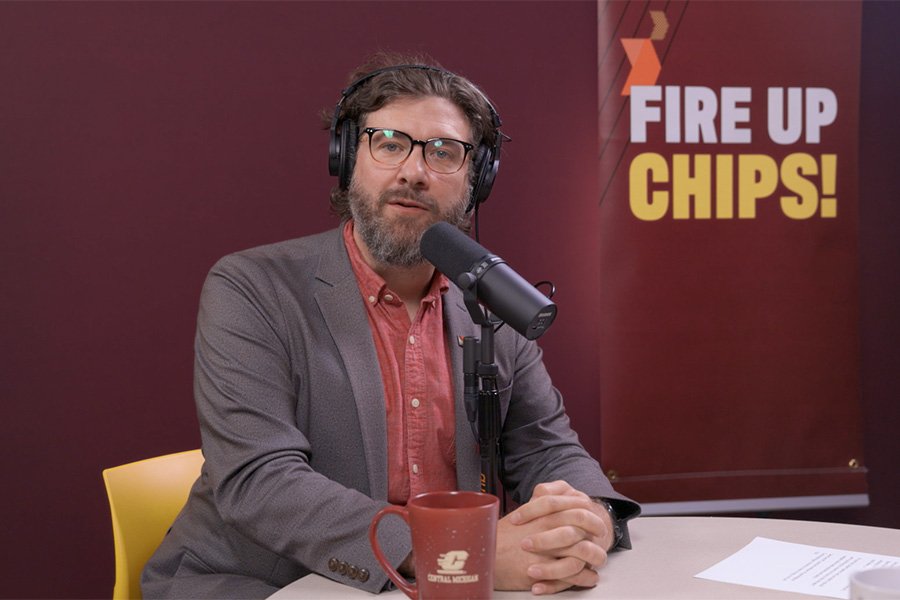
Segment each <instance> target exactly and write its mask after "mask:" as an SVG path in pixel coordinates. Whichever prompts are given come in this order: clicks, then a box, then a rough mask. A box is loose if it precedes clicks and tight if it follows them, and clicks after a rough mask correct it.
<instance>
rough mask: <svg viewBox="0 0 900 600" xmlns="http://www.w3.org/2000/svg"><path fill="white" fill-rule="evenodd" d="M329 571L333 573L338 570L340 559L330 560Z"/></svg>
mask: <svg viewBox="0 0 900 600" xmlns="http://www.w3.org/2000/svg"><path fill="white" fill-rule="evenodd" d="M328 569H329V570H330V571H332V572H334V571H337V570H338V559H336V558H331V559H329V560H328Z"/></svg>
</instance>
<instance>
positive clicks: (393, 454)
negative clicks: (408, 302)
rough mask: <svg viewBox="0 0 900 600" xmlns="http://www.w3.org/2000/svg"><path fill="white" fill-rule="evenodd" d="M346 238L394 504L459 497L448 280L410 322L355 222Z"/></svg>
mask: <svg viewBox="0 0 900 600" xmlns="http://www.w3.org/2000/svg"><path fill="white" fill-rule="evenodd" d="M343 234H344V245H345V246H346V247H347V253H348V254H349V256H350V265H351V266H352V268H353V273H354V274H355V275H356V281H357V283H358V284H359V291H360V293H362V297H363V301H364V302H365V305H366V314H367V315H368V317H369V326H370V327H371V330H372V337H373V339H374V340H375V351H376V353H377V355H378V363H379V366H380V367H381V379H382V382H383V384H384V397H385V403H386V407H387V437H388V439H387V451H388V457H387V458H388V501H389V502H391V503H393V504H406V502H407V500H409V498H411V497H412V496H415V495H416V494H420V493H422V492H428V491H435V490H455V489H456V485H457V482H456V436H455V433H456V416H455V410H454V394H453V378H452V376H451V366H450V359H449V354H448V351H447V342H446V336H445V335H444V319H443V310H442V294H443V293H444V292H446V291H447V288H448V281H447V278H446V277H444V276H443V275H441V274H440V273H439V272H437V271H435V274H434V277H433V278H432V280H431V284H430V286H429V288H428V291H427V292H426V293H425V297H424V298H422V301H421V303H420V304H419V311H418V313H417V314H416V317H415V319H413V321H412V322H410V319H409V313H408V312H407V311H406V306H405V305H404V303H403V300H402V299H401V298H400V297H399V296H398V295H397V294H395V293H394V292H392V291H391V290H389V289H388V287H387V284H386V283H385V282H384V279H382V278H381V276H379V275H378V274H377V273H375V271H373V270H372V268H371V267H369V265H368V264H366V262H365V260H363V257H362V254H361V253H360V251H359V248H357V246H356V242H355V240H354V239H353V221H352V220H351V221H348V222H347V224H346V225H345V226H344V232H343ZM361 401H365V399H361Z"/></svg>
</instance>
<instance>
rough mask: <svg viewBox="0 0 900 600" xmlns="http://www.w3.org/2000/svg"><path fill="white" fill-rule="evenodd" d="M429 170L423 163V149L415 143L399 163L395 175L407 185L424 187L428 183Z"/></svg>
mask: <svg viewBox="0 0 900 600" xmlns="http://www.w3.org/2000/svg"><path fill="white" fill-rule="evenodd" d="M429 171H430V169H429V168H428V165H426V164H425V149H424V148H423V147H422V146H420V145H418V144H417V145H416V146H415V147H413V150H412V152H411V153H410V155H409V156H407V157H406V160H405V161H403V163H402V164H401V165H400V170H399V171H398V173H397V176H398V177H399V178H400V179H402V180H403V182H404V183H406V184H408V185H411V186H414V187H424V186H427V185H428V177H429Z"/></svg>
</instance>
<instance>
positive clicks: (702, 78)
mask: <svg viewBox="0 0 900 600" xmlns="http://www.w3.org/2000/svg"><path fill="white" fill-rule="evenodd" d="M598 18H599V45H598V51H599V57H598V64H599V85H600V90H599V92H600V93H599V103H600V106H599V124H600V164H599V168H600V177H601V185H600V190H601V198H600V203H601V204H600V206H601V226H600V231H599V237H600V248H601V250H600V263H599V264H600V270H599V273H600V275H599V277H600V281H599V286H600V296H599V297H600V306H599V311H600V314H601V331H600V346H601V351H600V390H601V398H600V402H601V411H602V431H601V433H602V440H601V450H602V460H603V464H604V466H605V468H607V469H608V470H609V471H610V472H609V475H610V477H611V478H612V479H614V480H616V482H617V487H618V488H619V489H621V490H622V491H623V492H624V493H626V494H629V495H631V496H633V497H634V498H635V499H637V500H639V501H642V502H645V503H648V507H649V509H650V510H649V511H648V512H650V514H653V513H654V512H655V513H656V514H660V513H662V512H705V511H716V510H733V511H737V510H745V509H753V510H756V509H765V508H770V509H777V508H810V507H825V506H850V505H860V504H865V503H866V502H867V496H866V482H865V467H864V463H863V457H862V439H861V416H860V407H859V381H858V354H859V340H858V332H857V323H858V314H857V312H858V298H857V293H858V292H857V288H858V286H857V278H858V276H857V219H858V181H857V176H858V175H857V174H858V168H857V146H858V143H859V140H858V112H859V64H860V31H861V5H860V3H859V2H856V1H848V2H754V1H740V0H737V1H734V2H698V1H683V2H677V1H671V2H618V1H608V0H600V2H599V3H598Z"/></svg>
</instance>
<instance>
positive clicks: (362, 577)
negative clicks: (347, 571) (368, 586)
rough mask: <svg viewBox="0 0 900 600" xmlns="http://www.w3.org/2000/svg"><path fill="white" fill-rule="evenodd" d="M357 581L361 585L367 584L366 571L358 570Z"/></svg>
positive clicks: (367, 574) (367, 576) (367, 573)
mask: <svg viewBox="0 0 900 600" xmlns="http://www.w3.org/2000/svg"><path fill="white" fill-rule="evenodd" d="M357 579H359V580H360V581H362V582H363V583H365V582H367V581H368V580H369V571H368V570H367V569H360V570H359V577H357Z"/></svg>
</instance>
